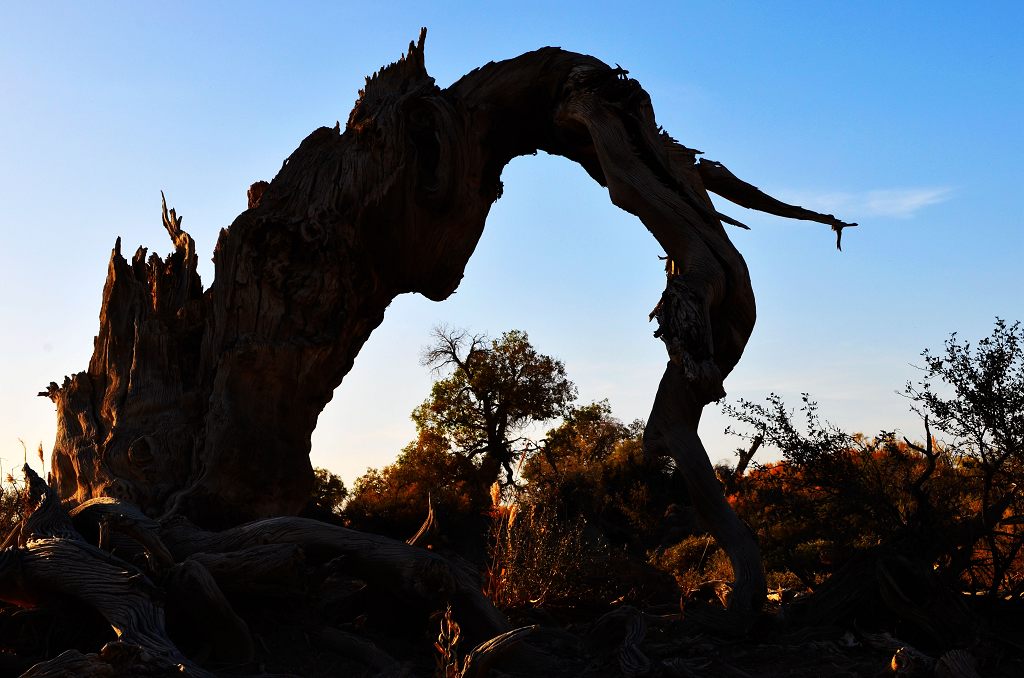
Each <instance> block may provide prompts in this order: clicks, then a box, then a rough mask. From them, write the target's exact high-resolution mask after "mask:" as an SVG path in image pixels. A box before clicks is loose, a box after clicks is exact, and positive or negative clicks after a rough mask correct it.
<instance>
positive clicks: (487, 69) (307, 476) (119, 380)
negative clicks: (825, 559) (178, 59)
mask: <svg viewBox="0 0 1024 678" xmlns="http://www.w3.org/2000/svg"><path fill="white" fill-rule="evenodd" d="M424 36H425V32H424V33H423V34H421V36H420V40H419V42H418V43H417V44H410V46H409V52H408V54H407V55H405V56H404V57H403V58H402V59H401V60H399V61H398V62H397V63H395V64H392V65H390V66H388V67H386V68H384V69H382V70H381V71H380V72H379V73H377V74H375V75H374V76H373V77H371V78H368V79H367V82H366V86H365V88H364V89H363V90H362V91H361V92H360V95H359V99H358V101H357V102H356V105H355V108H354V109H353V111H352V113H351V114H350V116H349V118H348V121H347V124H346V125H345V127H344V129H342V128H341V126H340V125H337V126H335V127H333V128H330V127H323V128H320V129H318V130H316V131H314V132H313V133H312V134H310V135H309V136H308V137H307V138H306V139H305V140H304V141H303V142H302V143H301V144H300V145H299V147H298V149H296V150H295V152H294V153H292V155H291V156H290V157H289V158H288V159H287V160H286V161H285V163H284V165H283V166H282V168H281V171H280V172H279V173H278V175H277V176H276V177H274V179H273V180H272V181H271V182H269V184H268V183H266V182H258V183H256V184H254V185H253V186H252V188H251V189H250V193H249V199H250V204H249V209H247V210H246V211H245V212H243V213H242V214H240V215H239V216H238V218H237V219H235V221H234V222H233V223H232V224H231V226H230V227H229V228H227V229H224V230H223V231H222V232H221V234H220V237H219V239H218V242H217V247H216V250H215V253H214V262H215V274H216V277H215V280H214V282H213V284H212V285H211V286H210V287H209V288H206V289H204V288H203V286H202V283H201V281H200V279H199V276H198V274H197V270H196V262H197V254H196V252H195V245H194V243H193V241H192V239H191V237H189V235H188V234H187V233H186V232H185V231H183V230H182V228H181V219H180V218H179V217H177V215H176V214H175V212H174V210H170V211H168V210H167V209H166V206H165V209H164V226H165V228H166V230H167V232H168V234H169V235H170V237H171V240H172V242H173V244H174V252H172V253H171V254H170V255H169V256H168V257H166V259H162V258H160V257H158V256H157V255H150V256H148V257H147V253H146V250H144V249H139V250H138V251H137V252H136V253H135V254H134V255H133V256H132V257H131V259H130V260H129V259H127V258H126V257H125V256H124V255H123V254H122V250H121V243H120V240H118V242H117V243H116V244H115V246H114V250H113V252H112V254H111V259H110V265H109V271H108V276H107V281H106V285H105V288H104V292H103V305H102V310H101V314H100V331H99V334H98V336H97V338H96V342H95V349H94V353H93V357H92V360H91V361H90V363H89V367H88V370H87V371H85V372H81V373H79V374H76V375H74V376H72V377H69V378H67V379H65V381H64V383H63V384H62V385H57V384H55V383H54V384H51V385H50V387H49V388H48V389H47V391H46V392H45V395H48V396H49V397H50V398H51V399H53V401H54V402H55V403H56V405H57V414H58V435H57V440H56V444H55V446H54V451H53V461H52V468H53V479H54V484H55V485H56V487H57V488H58V490H59V493H60V496H61V497H62V498H64V499H65V500H70V501H71V502H72V503H81V502H85V501H87V500H89V499H92V498H96V497H113V498H116V499H117V500H118V501H119V502H121V503H122V504H124V505H128V504H131V505H135V506H138V507H139V508H140V509H141V510H142V511H143V513H144V514H146V515H148V516H150V517H163V518H165V519H169V518H171V517H173V516H181V517H184V518H188V519H189V520H191V521H192V522H194V523H196V524H198V525H201V526H202V527H204V528H207V529H219V528H225V527H230V526H233V525H238V524H240V523H242V522H244V521H247V520H257V519H264V518H268V517H270V516H277V515H294V514H295V513H296V512H297V511H298V510H299V509H300V508H301V507H302V506H303V504H304V503H305V501H306V500H307V498H308V496H309V491H310V487H311V482H312V473H311V468H310V463H309V458H308V453H309V449H310V435H311V433H312V431H313V429H314V427H315V425H316V421H317V417H318V415H319V413H320V412H321V411H322V409H323V408H324V406H325V405H326V404H327V403H328V402H329V400H330V399H331V396H332V393H333V391H334V389H335V388H336V387H337V386H338V385H339V384H340V383H341V381H342V378H343V377H344V376H345V374H346V373H347V372H348V371H349V369H350V368H351V367H352V364H353V360H354V358H355V356H356V354H357V353H358V352H359V350H360V348H361V347H362V345H363V343H364V342H365V341H366V339H367V338H368V337H369V335H370V333H371V332H372V331H373V330H374V328H376V327H377V325H379V324H380V322H381V321H382V319H383V316H384V311H385V309H386V308H387V306H388V304H389V303H390V302H391V301H392V300H393V299H394V298H395V296H397V295H399V294H402V293H406V292H418V293H420V294H423V295H425V296H427V297H429V298H430V299H434V300H441V299H444V298H446V297H447V296H449V295H450V294H451V293H452V292H453V291H454V290H455V289H456V287H457V286H458V284H459V282H460V280H461V278H462V275H463V271H464V268H465V265H466V263H467V261H468V259H469V257H470V255H471V254H472V252H473V250H474V248H475V247H476V244H477V241H478V239H479V237H480V234H481V232H482V230H483V227H484V221H485V219H486V217H487V213H488V210H489V209H490V206H491V204H492V203H493V202H494V201H495V200H496V199H497V198H498V197H499V196H500V194H501V189H502V186H501V181H500V176H501V172H502V169H503V168H504V166H505V165H506V164H507V163H508V162H509V161H510V160H511V159H512V158H514V157H516V156H520V155H524V154H529V153H535V152H536V151H538V150H543V151H546V152H548V153H552V154H557V155H562V156H564V157H566V158H569V159H571V160H573V161H575V162H577V163H579V164H580V165H581V166H583V168H584V169H585V170H586V171H587V172H588V173H589V174H590V175H591V176H592V177H593V178H594V179H595V180H596V181H598V182H599V183H600V184H602V185H603V186H606V187H607V188H608V192H609V196H610V198H611V200H612V202H613V203H614V204H616V205H618V206H619V207H621V208H623V209H625V210H627V211H629V212H631V213H633V214H635V215H637V216H638V217H639V218H640V220H641V221H642V222H643V223H644V224H645V226H646V227H647V228H648V229H649V230H650V231H651V232H652V233H653V234H654V236H655V237H656V238H657V239H658V241H659V242H660V243H661V245H662V246H663V247H664V248H665V252H666V253H667V255H668V257H669V258H670V259H671V261H672V262H674V265H673V266H672V267H671V268H672V269H673V274H672V275H670V276H669V278H668V281H667V287H666V292H665V294H664V296H663V299H662V303H661V304H659V308H658V309H657V317H658V320H659V324H660V330H659V334H660V336H661V337H662V339H663V340H664V341H665V343H666V346H667V348H668V352H669V356H670V358H671V360H670V363H669V366H668V368H667V369H666V373H665V377H664V379H663V380H662V384H661V387H660V388H659V390H658V394H657V398H656V401H655V404H654V409H653V411H652V415H651V419H650V421H649V423H648V432H647V436H646V441H647V446H648V448H649V449H650V451H652V452H654V453H667V454H671V455H672V456H674V457H675V458H676V459H677V460H678V461H679V463H680V466H681V467H682V468H683V469H684V470H685V471H686V472H687V474H688V478H689V482H690V485H691V488H690V489H691V495H692V497H693V500H694V501H695V502H696V503H697V509H698V511H699V512H700V514H701V516H702V517H703V519H704V520H705V521H706V522H707V523H708V526H709V528H710V529H711V531H712V532H713V533H714V534H715V536H716V537H717V538H718V539H719V540H720V541H722V543H723V545H724V546H725V548H726V549H727V551H728V552H729V553H730V556H731V557H732V559H733V564H734V568H735V571H736V576H737V579H738V582H737V587H736V591H737V596H736V597H735V598H734V602H735V604H736V605H737V606H738V607H741V608H756V607H758V606H759V604H760V601H761V599H763V595H764V581H763V576H762V575H761V574H760V565H759V561H758V555H757V547H756V543H755V542H754V539H753V537H752V535H750V533H749V531H746V530H745V529H744V528H743V526H742V524H741V523H740V522H739V521H738V520H737V519H736V517H735V516H734V515H733V514H732V512H731V511H730V510H729V507H728V505H727V504H726V503H725V502H724V501H723V500H722V497H721V491H720V489H719V488H718V485H717V482H716V481H715V478H714V475H713V473H712V471H711V467H710V464H709V463H708V461H707V455H706V453H705V452H704V450H703V447H702V446H701V444H700V440H699V438H698V437H697V422H698V421H699V417H700V412H701V409H702V408H703V406H704V405H705V404H706V403H708V402H710V401H711V400H714V399H716V398H719V397H720V396H721V395H723V393H724V392H723V389H722V380H723V379H724V378H725V377H726V376H727V375H728V374H729V372H730V371H731V370H732V368H733V367H734V366H735V364H736V362H737V361H738V360H739V357H740V355H741V354H742V352H743V348H744V346H745V344H746V342H747V339H748V337H749V336H750V332H751V329H752V327H753V324H754V317H755V311H754V296H753V292H752V290H751V285H750V278H749V275H748V272H747V268H746V265H745V263H744V261H743V258H742V256H741V255H740V254H739V252H738V251H737V250H736V249H735V247H734V246H733V245H732V243H731V242H730V240H729V238H728V236H727V235H726V232H725V229H724V227H723V225H722V221H723V220H725V221H726V222H727V223H736V222H734V221H733V220H731V219H728V218H727V217H723V216H722V215H720V214H718V213H717V212H716V210H715V208H714V206H713V205H712V203H711V201H710V199H709V197H708V194H707V190H706V189H710V190H713V191H715V192H717V193H719V194H721V195H723V196H725V197H727V198H729V199H732V200H735V201H736V202H739V203H740V204H744V205H747V206H750V207H753V208H755V209H761V210H765V211H769V212H773V213H776V214H781V215H783V216H789V217H795V218H802V219H814V220H817V221H821V222H823V223H827V224H831V225H832V226H833V228H834V229H836V230H837V231H838V230H839V229H841V228H842V227H843V226H845V225H847V224H843V223H842V222H839V221H838V220H836V219H834V218H832V217H831V216H825V215H819V214H816V213H814V212H810V211H807V210H802V209H801V208H797V207H793V206H789V205H785V204H784V203H780V202H778V201H775V200H774V199H771V198H769V197H768V196H765V195H764V194H762V193H760V191H758V190H757V189H756V188H754V187H753V186H750V185H749V184H746V183H744V182H742V181H740V180H738V179H736V177H734V176H732V175H731V174H730V173H729V172H728V170H726V169H725V168H724V167H722V166H721V165H719V164H717V163H708V162H706V161H701V162H697V161H696V155H697V151H693V150H691V149H688V148H686V147H684V146H682V145H681V144H679V143H677V142H675V141H674V140H673V139H672V138H671V137H669V136H668V135H667V134H666V133H665V132H663V131H661V129H660V128H659V127H658V125H657V123H656V121H655V119H654V112H653V109H652V107H651V103H650V99H649V97H648V95H647V93H646V92H645V91H644V90H643V89H642V88H641V87H640V85H639V84H638V83H637V82H636V81H635V80H632V79H629V78H628V77H627V74H626V72H625V71H623V70H621V69H619V68H610V67H608V66H607V65H605V64H603V63H601V62H600V61H598V60H597V59H594V58H593V57H589V56H585V55H581V54H574V53H572V52H565V51H562V50H560V49H557V48H544V49H540V50H537V51H535V52H530V53H527V54H524V55H522V56H519V57H517V58H514V59H510V60H508V61H503V62H498V63H489V64H487V65H485V66H483V67H482V68H479V69H477V70H474V71H473V72H471V73H469V74H468V75H466V76H465V77H463V78H462V79H460V80H459V81H457V82H456V83H454V84H453V85H451V86H450V87H448V88H447V89H441V88H439V87H437V86H436V85H435V84H434V80H433V79H432V78H431V77H430V76H429V75H427V72H426V69H425V67H424V53H423V40H424ZM258 525H264V527H261V528H258V530H263V532H260V534H262V535H263V536H262V537H261V539H266V540H269V541H281V540H282V539H283V540H284V541H285V542H287V543H292V542H293V541H295V542H296V543H298V542H303V543H307V542H309V540H310V539H312V540H313V541H314V542H315V543H317V544H320V546H321V547H324V548H327V547H326V546H324V544H323V543H321V541H317V540H321V539H327V540H328V542H330V544H329V546H330V548H337V544H336V543H335V542H334V541H331V540H335V539H341V537H336V536H330V537H320V536H317V535H316V534H313V533H315V532H316V530H315V529H313V528H309V527H308V526H307V525H305V524H297V523H288V522H285V523H258ZM239 529H240V528H239ZM253 529H257V528H253ZM309 530H312V532H310V531H309ZM175 534H177V533H175ZM231 534H235V535H236V536H233V537H224V538H223V539H226V540H227V541H228V542H230V543H231V545H232V546H231V548H232V549H242V548H247V547H249V546H251V545H255V544H260V543H265V542H261V541H252V540H251V539H250V538H249V537H248V536H245V534H243V533H231ZM296 535H298V536H296ZM311 535H312V536H311ZM331 535H335V533H333V532H332V533H331ZM165 536H166V535H165ZM345 538H346V539H347V538H348V537H345ZM189 539H200V540H201V541H202V543H204V544H208V545H209V544H214V545H216V544H218V542H217V540H216V539H215V538H213V537H194V536H193V537H189ZM186 541H187V540H186ZM182 543H184V542H182ZM225 543H226V542H225ZM363 546H366V544H363ZM181 548H185V552H190V551H191V547H188V546H182V547H181ZM223 548H227V547H226V546H216V549H215V550H216V551H217V552H219V551H221V550H223ZM360 548H361V547H360ZM368 548H378V547H376V546H372V547H368ZM380 548H385V547H380ZM390 548H391V547H390V546H388V547H386V548H385V550H387V549H390ZM388 553H389V557H391V556H394V557H395V558H400V557H407V554H408V552H407V551H404V550H402V549H398V551H395V552H394V553H391V552H390V551H389V552H388ZM395 554H398V555H395ZM401 554H406V555H401ZM204 568H205V566H204ZM197 571H198V570H197ZM202 571H203V572H206V571H207V570H206V569H203V570H202ZM204 576H205V575H204ZM214 578H216V576H215V575H214ZM474 605H476V603H474ZM478 616H482V617H487V614H482V615H478ZM491 621H492V623H491V628H490V630H491V631H498V630H501V628H499V627H500V625H498V626H495V624H497V622H494V620H493V619H492V620H491Z"/></svg>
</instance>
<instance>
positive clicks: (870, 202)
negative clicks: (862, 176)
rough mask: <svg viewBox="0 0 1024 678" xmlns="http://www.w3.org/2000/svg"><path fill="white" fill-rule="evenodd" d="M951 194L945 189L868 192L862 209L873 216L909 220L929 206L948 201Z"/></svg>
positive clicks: (949, 190)
mask: <svg viewBox="0 0 1024 678" xmlns="http://www.w3.org/2000/svg"><path fill="white" fill-rule="evenodd" d="M952 192H953V190H952V189H950V188H947V187H938V188H908V189H895V190H887V191H868V192H867V195H866V196H865V197H866V200H865V204H864V207H865V208H866V210H865V211H866V213H867V214H871V215H874V216H879V217H895V218H897V219H909V218H910V217H912V216H914V215H915V214H916V213H917V212H918V211H919V210H921V209H924V208H925V207H928V206H929V205H937V204H939V203H940V202H945V201H946V200H949V197H950V195H951V194H952Z"/></svg>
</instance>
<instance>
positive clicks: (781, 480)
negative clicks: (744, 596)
mask: <svg viewBox="0 0 1024 678" xmlns="http://www.w3.org/2000/svg"><path fill="white" fill-rule="evenodd" d="M849 443H850V444H849V445H848V446H847V447H846V448H845V449H839V450H836V451H835V452H833V453H831V454H829V455H820V456H818V455H816V456H815V458H814V459H813V461H812V460H804V461H803V463H802V462H801V461H798V460H795V459H792V458H790V459H784V460H782V461H778V462H775V463H771V464H766V465H761V466H755V468H753V469H752V470H751V471H750V472H749V473H747V474H746V475H745V476H744V477H743V478H741V479H740V480H739V481H738V483H737V489H736V492H735V493H734V494H733V495H731V496H730V497H729V500H730V502H731V503H732V504H733V506H734V508H735V509H736V510H737V512H738V513H739V514H740V515H741V517H743V518H744V520H746V521H747V523H748V524H749V525H750V526H751V528H752V529H754V530H755V531H756V533H757V534H758V538H759V540H760V542H761V547H762V553H763V556H764V558H765V566H766V569H768V570H769V571H787V570H788V571H791V572H793V573H795V574H796V575H797V576H798V577H800V578H801V579H802V580H803V581H804V582H805V583H807V584H814V583H818V582H820V581H821V580H822V579H823V578H824V577H826V576H828V575H829V574H832V573H833V572H835V570H836V569H837V568H838V567H840V566H841V565H842V564H843V563H845V562H846V561H847V560H848V559H849V558H850V557H851V556H853V555H855V554H857V553H860V552H865V551H869V550H873V549H877V548H880V547H888V546H892V545H894V544H896V545H899V546H901V547H905V548H908V549H911V550H914V549H915V548H920V549H922V550H923V551H924V552H927V550H929V549H931V550H935V549H939V550H941V547H939V546H938V545H937V543H936V542H937V541H939V540H940V539H939V535H940V534H941V533H942V532H943V530H948V529H952V528H953V526H955V525H957V524H959V523H960V522H962V521H963V520H965V519H967V518H968V517H969V516H970V515H972V508H971V497H970V491H969V485H968V484H967V483H965V482H964V481H965V472H964V469H963V468H961V467H959V466H958V465H957V464H956V463H955V462H953V460H951V459H950V457H949V455H948V454H947V453H940V455H941V456H940V458H939V460H938V461H937V463H936V466H935V469H934V470H933V471H932V473H931V475H930V477H929V478H928V481H927V485H926V487H927V492H928V496H929V501H928V504H929V505H928V508H927V509H926V510H925V511H922V510H921V508H922V505H921V503H920V501H919V498H918V497H916V496H915V493H914V485H915V482H916V481H917V479H918V478H920V477H921V475H922V474H923V473H924V471H925V467H926V464H925V460H924V458H923V457H922V456H921V455H920V454H918V453H917V452H915V451H914V450H912V449H910V448H909V446H908V445H907V444H906V443H904V442H902V441H899V442H898V441H896V440H895V439H894V438H892V437H891V436H881V437H877V438H865V437H863V436H860V435H855V436H850V438H849ZM933 504H935V505H939V506H941V510H940V511H938V512H936V511H934V510H932V508H931V507H932V505H933ZM938 555H939V554H935V556H936V557H937V556H938Z"/></svg>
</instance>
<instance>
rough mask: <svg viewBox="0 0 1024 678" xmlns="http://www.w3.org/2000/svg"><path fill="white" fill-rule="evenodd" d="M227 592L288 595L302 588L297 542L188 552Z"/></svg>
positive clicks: (300, 563)
mask: <svg viewBox="0 0 1024 678" xmlns="http://www.w3.org/2000/svg"><path fill="white" fill-rule="evenodd" d="M189 560H193V561H195V562H197V563H200V564H202V566H203V567H204V568H206V570H207V571H208V572H209V573H210V575H212V576H213V578H214V579H215V580H216V582H217V585H218V586H219V587H220V588H221V590H222V591H224V593H225V594H227V595H244V596H267V597H272V598H288V597H292V596H296V595H299V594H301V593H302V592H303V590H304V588H305V587H304V581H303V572H304V564H305V555H304V554H303V552H302V547H301V546H299V545H298V544H265V545H259V546H251V547H249V548H245V549H241V550H239V551H230V552H227V553H196V554H193V555H192V556H189Z"/></svg>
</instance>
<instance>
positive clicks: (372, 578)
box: [162, 517, 510, 637]
mask: <svg viewBox="0 0 1024 678" xmlns="http://www.w3.org/2000/svg"><path fill="white" fill-rule="evenodd" d="M162 537H163V540H164V543H166V544H167V546H168V548H169V549H170V550H171V552H172V553H173V554H174V556H175V557H176V558H178V559H184V558H187V557H189V556H192V555H193V554H196V553H226V552H234V551H239V550H241V549H246V548H250V547H253V546H256V545H260V544H299V545H302V546H303V548H304V549H306V550H307V551H310V552H312V551H319V552H321V553H323V554H327V555H344V556H346V570H347V571H348V572H350V573H352V574H354V575H355V576H358V577H359V578H360V579H363V580H364V581H366V582H368V583H370V584H371V585H376V586H379V587H382V588H383V589H384V590H387V591H390V592H391V593H393V594H395V595H398V596H402V597H405V598H406V599H408V600H411V601H424V602H426V603H428V604H429V605H430V606H431V607H432V609H435V610H436V609H441V608H443V607H444V606H445V605H446V604H447V603H448V602H449V601H450V602H451V604H452V607H453V608H454V609H455V610H457V613H458V615H459V619H462V620H463V622H462V623H463V625H464V626H465V628H466V629H467V631H468V632H470V633H472V634H474V635H481V636H485V637H491V636H495V635H498V634H501V633H504V632H505V631H508V630H509V629H510V625H509V623H508V620H506V619H505V617H504V616H503V615H502V614H501V613H500V612H498V611H497V610H496V609H495V608H494V606H493V605H492V604H491V602H490V601H489V600H487V598H486V597H484V595H483V593H481V591H480V587H479V586H478V585H477V582H475V581H474V580H473V579H472V578H471V577H469V576H468V574H467V573H466V572H464V571H463V570H462V569H461V568H459V567H456V566H453V565H452V564H451V563H449V562H448V561H447V560H446V559H445V558H443V557H442V556H440V555H438V554H436V553H433V552H432V551H428V550H426V549H421V548H416V547H413V546H409V545H408V544H406V543H404V542H401V541H398V540H396V539H390V538H388V537H383V536H380V535H375V534H367V533H364V532H357V531H355V530H350V529H347V528H344V527H338V526H335V525H328V524H326V523H321V522H318V521H315V520H309V519H307V518H295V517H278V518H268V519H266V520H261V521H257V522H253V523H246V524H245V525H239V526H238V527H233V528H230V529H228V530H224V531H221V532H207V531H204V530H201V529H199V528H197V527H195V526H194V525H191V524H190V523H189V522H188V521H187V520H185V519H183V518H179V519H174V520H171V521H169V522H168V524H167V525H166V526H165V527H164V530H163V533H162Z"/></svg>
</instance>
